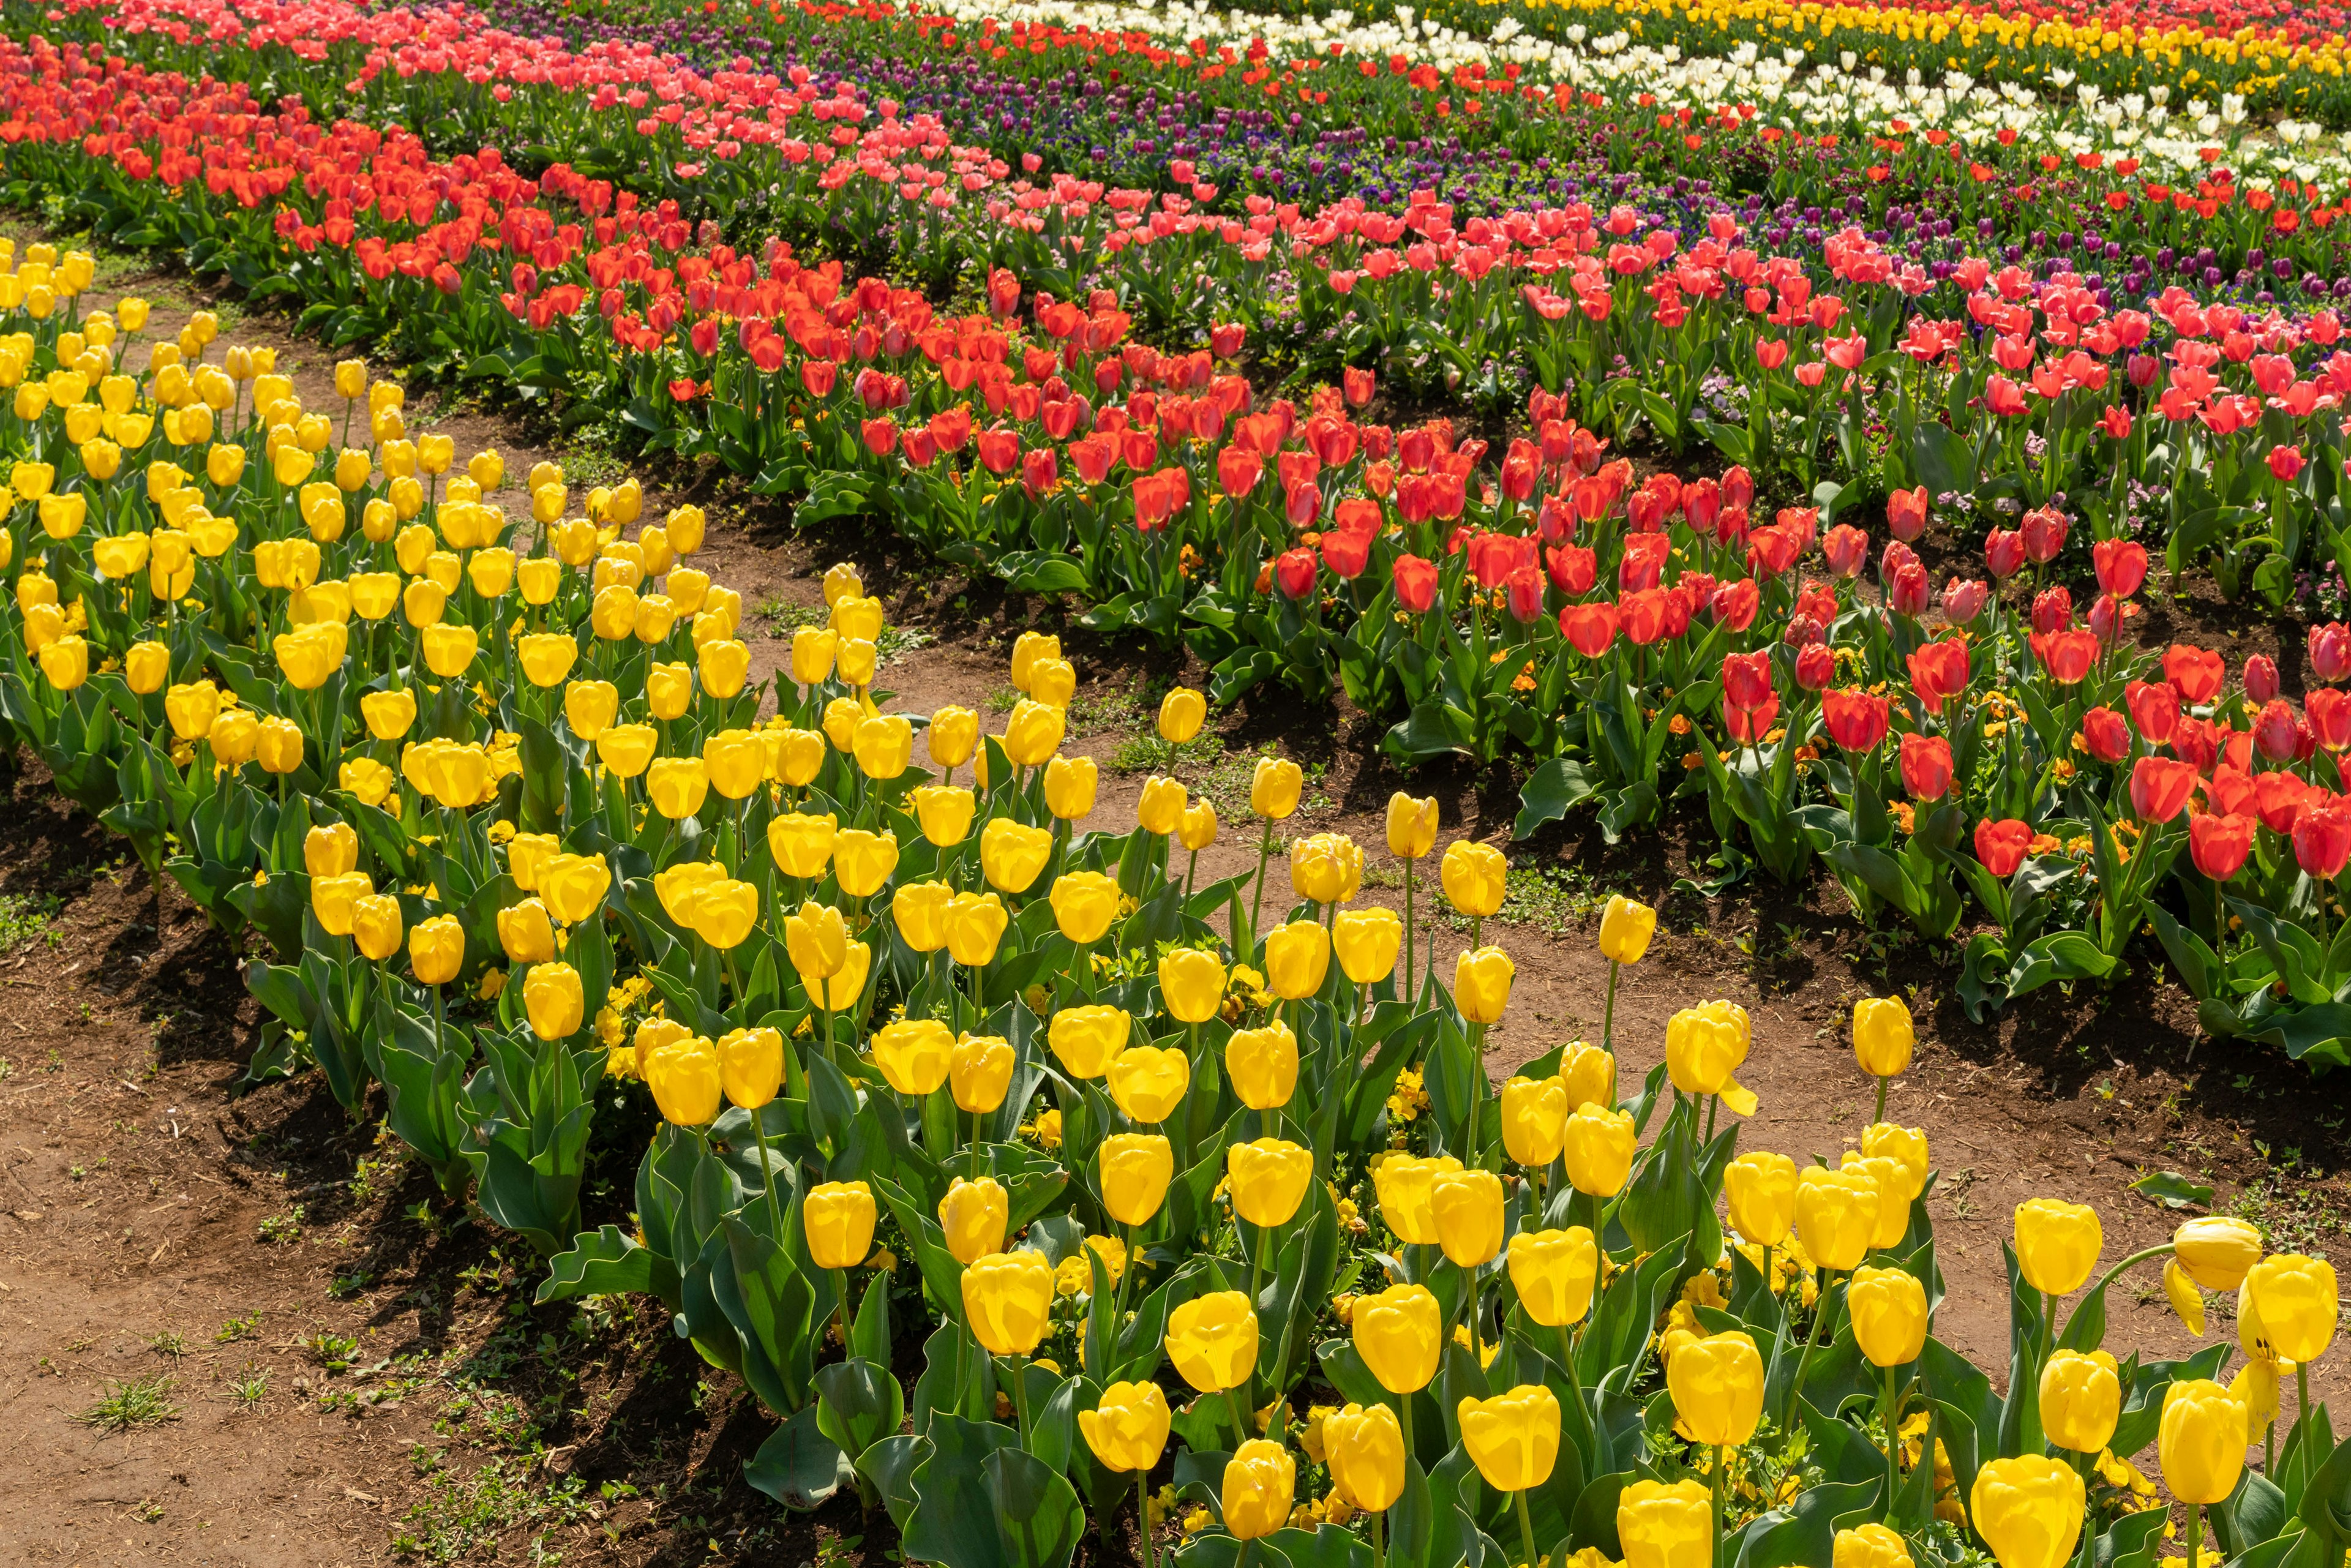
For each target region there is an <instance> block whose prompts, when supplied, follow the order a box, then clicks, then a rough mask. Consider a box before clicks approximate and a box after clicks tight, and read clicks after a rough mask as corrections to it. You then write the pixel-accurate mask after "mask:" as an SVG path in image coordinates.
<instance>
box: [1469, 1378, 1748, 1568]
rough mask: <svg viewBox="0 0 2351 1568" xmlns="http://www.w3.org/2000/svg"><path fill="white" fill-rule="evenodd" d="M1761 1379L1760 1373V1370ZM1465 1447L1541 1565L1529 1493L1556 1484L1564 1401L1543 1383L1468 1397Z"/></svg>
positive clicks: (1529, 1554)
mask: <svg viewBox="0 0 2351 1568" xmlns="http://www.w3.org/2000/svg"><path fill="white" fill-rule="evenodd" d="M1757 1376H1758V1379H1759V1381H1760V1379H1761V1370H1760V1367H1759V1370H1758V1374H1757ZM1455 1415H1456V1416H1457V1417H1458V1419H1459V1421H1460V1424H1461V1447H1462V1448H1463V1449H1464V1450H1465V1451H1467V1452H1468V1455H1469V1462H1470V1463H1472V1464H1474V1465H1476V1466H1477V1467H1478V1474H1479V1476H1480V1477H1482V1478H1483V1479H1484V1480H1485V1482H1486V1484H1487V1485H1488V1486H1489V1487H1492V1488H1493V1489H1494V1490H1496V1491H1506V1492H1510V1493H1511V1494H1512V1496H1511V1501H1512V1502H1514V1503H1515V1504H1517V1506H1518V1511H1519V1537H1520V1542H1522V1543H1523V1544H1524V1546H1525V1548H1526V1553H1527V1561H1528V1562H1529V1563H1533V1562H1535V1561H1536V1552H1535V1529H1534V1524H1533V1522H1532V1521H1531V1519H1530V1518H1529V1516H1528V1513H1527V1491H1528V1489H1530V1488H1531V1487H1539V1486H1541V1485H1542V1484H1543V1482H1545V1481H1547V1480H1549V1479H1551V1472H1552V1467H1553V1466H1555V1465H1556V1464H1558V1462H1559V1440H1560V1409H1559V1396H1557V1395H1555V1394H1553V1393H1552V1391H1551V1390H1550V1389H1548V1388H1546V1387H1544V1386H1543V1385H1541V1384H1539V1383H1529V1384H1521V1385H1519V1386H1518V1387H1516V1388H1512V1389H1510V1390H1507V1391H1506V1392H1504V1393H1500V1394H1497V1395H1495V1396H1493V1397H1492V1398H1490V1399H1478V1398H1465V1399H1463V1400H1462V1401H1461V1403H1460V1404H1459V1406H1457V1407H1456V1410H1455Z"/></svg>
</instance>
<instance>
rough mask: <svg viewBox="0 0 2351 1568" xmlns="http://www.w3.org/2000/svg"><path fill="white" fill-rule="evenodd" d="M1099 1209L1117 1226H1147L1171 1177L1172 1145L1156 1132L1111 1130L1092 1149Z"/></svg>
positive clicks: (1156, 1210)
mask: <svg viewBox="0 0 2351 1568" xmlns="http://www.w3.org/2000/svg"><path fill="white" fill-rule="evenodd" d="M1094 1161H1095V1165H1096V1166H1097V1168H1098V1170H1099V1172H1100V1175H1101V1186H1102V1208H1103V1210H1104V1211H1105V1212H1107V1213H1108V1214H1109V1215H1110V1217H1111V1218H1113V1219H1114V1220H1116V1221H1118V1222H1119V1223H1120V1224H1121V1225H1127V1226H1134V1225H1147V1224H1149V1223H1150V1222H1151V1219H1152V1218H1153V1217H1154V1216H1155V1215H1156V1214H1157V1213H1158V1212H1159V1206H1160V1205H1161V1204H1163V1203H1165V1202H1166V1201H1167V1184H1168V1183H1169V1182H1171V1181H1173V1180H1174V1179H1175V1147H1174V1145H1171V1144H1169V1143H1168V1141H1167V1140H1166V1139H1165V1138H1164V1137H1162V1136H1160V1135H1159V1134H1156V1133H1113V1134H1111V1135H1110V1136H1108V1137H1106V1138H1104V1139H1103V1140H1102V1144H1101V1146H1100V1147H1098V1148H1097V1149H1096V1150H1095V1151H1094Z"/></svg>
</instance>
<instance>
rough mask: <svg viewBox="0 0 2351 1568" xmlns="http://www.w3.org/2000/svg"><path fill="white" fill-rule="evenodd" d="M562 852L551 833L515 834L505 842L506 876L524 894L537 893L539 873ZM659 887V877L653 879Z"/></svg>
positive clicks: (561, 845)
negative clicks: (509, 877) (512, 880)
mask: <svg viewBox="0 0 2351 1568" xmlns="http://www.w3.org/2000/svg"><path fill="white" fill-rule="evenodd" d="M562 852H563V841H562V840H561V839H559V838H558V837H556V835H554V834H553V833H517V834H516V835H515V836H514V837H513V838H511V839H509V840H507V875H508V876H511V877H512V878H514V884H515V885H516V886H517V887H518V888H521V889H522V890H523V891H524V892H525V893H536V892H538V878H539V873H542V872H544V871H545V870H546V869H547V862H549V861H551V860H553V859H554V858H555V857H556V856H557V855H559V854H561V853H562ZM654 883H655V885H659V883H660V876H659V875H658V874H656V876H655V877H654Z"/></svg>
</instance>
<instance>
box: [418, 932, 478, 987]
mask: <svg viewBox="0 0 2351 1568" xmlns="http://www.w3.org/2000/svg"><path fill="white" fill-rule="evenodd" d="M408 967H410V968H411V969H412V970H413V971H414V972H415V975H416V983H417V984H418V985H420V986H444V985H447V984H448V983H449V982H450V981H451V980H454V979H455V978H456V977H457V971H458V970H459V969H461V968H463V967H465V927H464V926H463V925H459V924H457V921H456V918H455V916H454V915H434V917H433V918H432V919H430V920H420V921H418V922H417V923H416V924H415V925H413V927H411V928H410V930H409V933H408Z"/></svg>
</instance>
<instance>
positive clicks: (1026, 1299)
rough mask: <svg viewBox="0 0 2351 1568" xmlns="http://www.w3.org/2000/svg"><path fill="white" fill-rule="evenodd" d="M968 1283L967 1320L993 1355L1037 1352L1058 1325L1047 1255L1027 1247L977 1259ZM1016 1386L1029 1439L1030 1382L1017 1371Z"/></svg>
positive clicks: (971, 1265) (1014, 1371) (966, 1279)
mask: <svg viewBox="0 0 2351 1568" xmlns="http://www.w3.org/2000/svg"><path fill="white" fill-rule="evenodd" d="M962 1284H963V1313H964V1322H965V1323H966V1324H967V1326H969V1328H970V1329H971V1333H972V1337H973V1338H974V1339H976V1340H977V1341H978V1342H979V1346H980V1348H981V1349H982V1350H985V1351H986V1352H987V1354H990V1355H1005V1356H1026V1355H1029V1354H1034V1352H1035V1351H1036V1349H1037V1346H1038V1343H1040V1341H1042V1340H1043V1339H1044V1337H1045V1331H1046V1330H1047V1329H1048V1328H1050V1327H1051V1326H1052V1312H1053V1269H1052V1265H1051V1264H1050V1263H1048V1262H1046V1261H1045V1257H1044V1254H1042V1253H1040V1252H1032V1251H1029V1250H1028V1249H1021V1250H1019V1251H1018V1252H995V1253H990V1254H989V1255H988V1256H987V1257H985V1258H977V1259H974V1260H972V1261H971V1262H970V1263H968V1264H966V1265H965V1267H964V1271H963V1281H962ZM1010 1382H1011V1384H1012V1392H1013V1396H1014V1400H1015V1403H1016V1404H1017V1405H1018V1406H1019V1411H1020V1429H1021V1432H1022V1434H1023V1436H1024V1437H1025V1436H1026V1435H1027V1433H1028V1431H1029V1392H1028V1379H1027V1378H1026V1377H1025V1376H1023V1375H1021V1369H1020V1368H1019V1367H1015V1368H1013V1369H1012V1372H1011V1376H1010Z"/></svg>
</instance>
